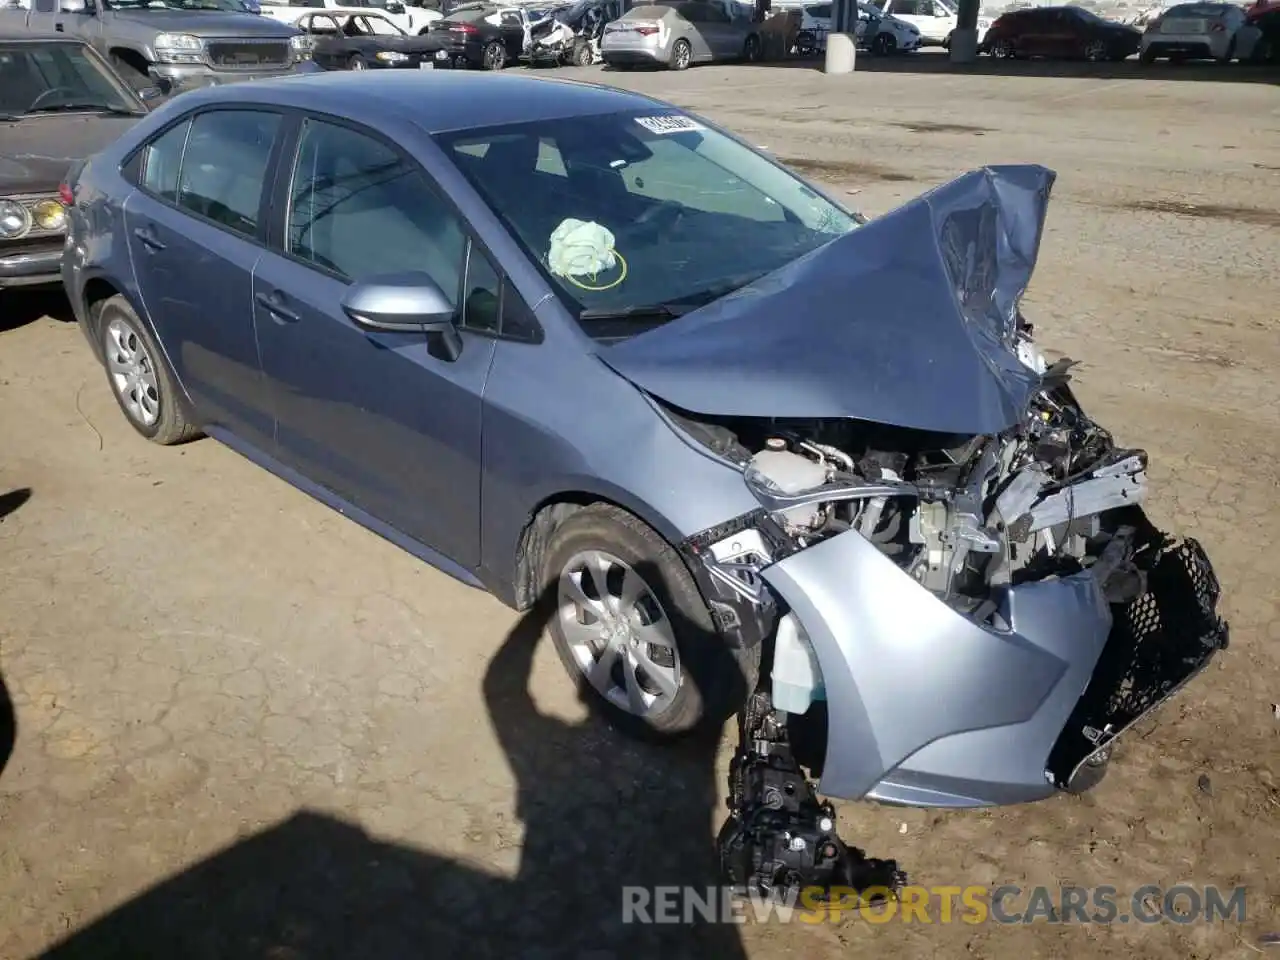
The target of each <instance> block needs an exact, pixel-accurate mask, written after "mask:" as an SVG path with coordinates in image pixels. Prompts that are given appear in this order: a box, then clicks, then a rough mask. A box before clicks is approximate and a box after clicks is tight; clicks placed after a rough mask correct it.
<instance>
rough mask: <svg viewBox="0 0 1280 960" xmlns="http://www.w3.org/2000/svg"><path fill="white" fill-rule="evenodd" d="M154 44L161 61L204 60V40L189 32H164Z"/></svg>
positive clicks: (197, 61)
mask: <svg viewBox="0 0 1280 960" xmlns="http://www.w3.org/2000/svg"><path fill="white" fill-rule="evenodd" d="M154 46H155V48H156V59H157V60H158V61H159V62H160V63H203V62H204V41H203V40H201V39H200V38H199V37H193V36H191V34H189V33H162V34H160V36H158V37H156V39H155V44H154Z"/></svg>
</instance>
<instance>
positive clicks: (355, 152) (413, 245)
mask: <svg viewBox="0 0 1280 960" xmlns="http://www.w3.org/2000/svg"><path fill="white" fill-rule="evenodd" d="M290 193H291V198H290V204H289V219H288V235H287V237H286V243H287V249H288V252H289V253H290V254H291V255H292V256H294V257H297V258H299V259H301V260H305V261H307V262H308V263H312V264H314V265H316V266H317V267H320V268H322V269H324V270H327V271H329V272H331V273H334V274H337V275H338V276H340V277H342V278H343V279H345V280H351V281H357V280H362V279H365V278H368V277H372V276H376V275H378V274H384V273H402V272H413V271H422V272H425V273H426V274H427V275H428V276H430V277H431V279H432V280H433V281H435V283H436V285H437V286H438V287H439V288H440V290H441V291H442V292H443V293H444V294H445V296H447V297H448V298H449V300H450V302H452V303H453V304H455V305H457V303H458V290H459V286H460V283H461V280H462V266H463V260H464V256H465V254H466V233H465V232H464V230H463V226H462V223H461V222H460V221H459V220H458V218H457V216H455V215H454V213H453V212H452V211H451V210H450V209H449V208H448V206H447V205H446V204H445V202H444V201H443V200H442V199H441V198H440V196H439V194H438V193H436V191H435V189H434V188H433V187H432V185H431V184H430V183H429V182H428V180H427V179H426V176H425V175H424V174H423V173H422V171H421V170H419V169H418V168H417V167H416V166H414V165H413V164H411V163H410V162H409V161H408V160H406V159H404V158H403V157H402V156H401V155H400V154H399V153H397V152H396V151H394V150H392V149H391V148H390V147H388V146H386V145H385V144H383V143H381V142H380V141H378V140H375V139H373V138H371V137H368V136H366V135H364V134H362V133H359V132H357V131H355V130H351V129H348V128H346V127H340V126H336V125H334V124H329V123H324V122H321V121H316V120H308V121H307V122H306V125H305V127H304V128H303V131H302V139H301V142H300V143H299V145H298V154H297V160H296V163H295V167H294V172H293V182H292V187H291V191H290Z"/></svg>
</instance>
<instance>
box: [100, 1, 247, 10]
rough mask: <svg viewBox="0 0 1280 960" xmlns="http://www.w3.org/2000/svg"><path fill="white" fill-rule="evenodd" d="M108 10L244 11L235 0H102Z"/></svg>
mask: <svg viewBox="0 0 1280 960" xmlns="http://www.w3.org/2000/svg"><path fill="white" fill-rule="evenodd" d="M104 3H105V5H106V8H107V9H108V10H210V11H214V10H219V11H232V12H234V13H244V7H243V6H242V5H241V4H240V3H239V2H237V0H104Z"/></svg>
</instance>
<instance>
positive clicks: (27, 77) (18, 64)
mask: <svg viewBox="0 0 1280 960" xmlns="http://www.w3.org/2000/svg"><path fill="white" fill-rule="evenodd" d="M77 110H83V111H91V110H108V111H114V112H120V113H136V114H141V113H143V112H144V111H143V108H142V106H141V104H139V103H138V102H137V101H136V100H135V99H133V98H132V97H130V96H129V95H128V94H127V93H126V92H125V90H124V89H123V88H122V87H121V86H120V84H118V83H117V82H115V81H114V80H113V79H112V78H111V77H110V76H109V75H108V74H107V73H106V71H105V70H104V69H103V68H102V66H101V65H100V64H99V63H98V62H97V61H96V60H94V59H92V57H91V56H90V55H89V54H88V53H87V52H86V50H85V48H84V47H83V46H81V45H80V44H78V43H3V42H0V113H3V114H7V115H11V116H23V115H24V114H36V113H50V112H53V111H60V112H61V111H67V112H71V111H77Z"/></svg>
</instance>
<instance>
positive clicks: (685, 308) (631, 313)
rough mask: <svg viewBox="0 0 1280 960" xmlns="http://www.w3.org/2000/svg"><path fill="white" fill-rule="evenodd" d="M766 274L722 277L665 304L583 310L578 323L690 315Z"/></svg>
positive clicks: (664, 318)
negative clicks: (705, 286)
mask: <svg viewBox="0 0 1280 960" xmlns="http://www.w3.org/2000/svg"><path fill="white" fill-rule="evenodd" d="M766 272H767V271H764V270H753V271H752V272H750V273H741V274H738V275H737V276H734V277H726V278H725V279H724V280H721V281H720V282H719V283H717V284H715V285H714V286H711V287H708V288H707V289H705V290H699V291H698V292H697V293H691V294H689V296H687V297H681V298H680V299H679V300H669V301H667V302H666V303H651V304H646V305H645V306H638V307H617V308H615V309H596V310H583V311H582V312H581V313H580V314H578V319H579V320H674V319H676V318H677V317H683V316H684V315H685V314H686V313H691V312H693V311H694V310H697V309H698V308H699V307H705V306H706V305H707V304H709V303H711V302H713V301H715V300H719V299H720V298H721V297H723V296H727V295H728V294H730V293H733V292H734V291H735V290H740V289H742V288H743V287H745V286H746V285H747V284H749V283H752V282H753V281H755V280H759V279H760V278H761V277H763V276H764V275H765V273H766Z"/></svg>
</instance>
